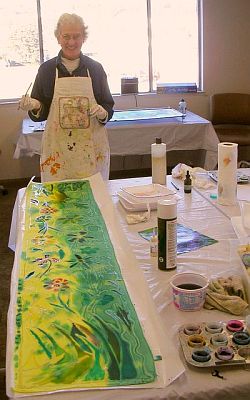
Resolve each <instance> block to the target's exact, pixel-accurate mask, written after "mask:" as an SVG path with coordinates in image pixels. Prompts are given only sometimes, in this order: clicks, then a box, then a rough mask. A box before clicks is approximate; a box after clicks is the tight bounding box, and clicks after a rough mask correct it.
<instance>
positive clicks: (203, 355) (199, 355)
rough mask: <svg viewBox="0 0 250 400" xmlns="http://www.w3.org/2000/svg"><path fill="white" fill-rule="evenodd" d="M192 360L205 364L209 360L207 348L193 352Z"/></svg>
mask: <svg viewBox="0 0 250 400" xmlns="http://www.w3.org/2000/svg"><path fill="white" fill-rule="evenodd" d="M192 359H193V360H194V361H197V362H207V361H209V360H210V359H211V355H210V350H209V349H208V348H206V347H205V348H204V349H200V350H194V351H193V353H192Z"/></svg>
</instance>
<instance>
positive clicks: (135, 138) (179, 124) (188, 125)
mask: <svg viewBox="0 0 250 400" xmlns="http://www.w3.org/2000/svg"><path fill="white" fill-rule="evenodd" d="M43 127H44V124H41V123H34V122H32V121H31V120H30V119H25V120H24V121H23V127H22V132H21V133H20V135H19V138H18V141H17V145H16V150H15V153H14V158H19V157H21V156H32V155H34V154H40V153H41V139H42V130H43ZM106 127H107V130H108V137H109V144H110V151H111V155H114V156H126V155H144V154H150V151H151V144H152V143H153V142H154V141H155V138H156V137H161V138H162V141H163V142H164V143H166V145H167V151H173V150H197V149H203V150H206V158H205V164H204V168H205V169H207V170H212V169H215V167H216V165H217V151H218V149H217V147H218V143H219V140H218V137H217V135H216V132H215V130H214V128H213V125H212V124H211V122H209V121H208V120H206V119H204V118H201V117H199V116H198V115H196V114H194V113H192V112H187V115H186V117H185V118H184V119H183V118H181V117H179V118H161V119H148V120H141V121H118V122H117V121H114V122H108V124H107V125H106ZM35 130H38V131H35Z"/></svg>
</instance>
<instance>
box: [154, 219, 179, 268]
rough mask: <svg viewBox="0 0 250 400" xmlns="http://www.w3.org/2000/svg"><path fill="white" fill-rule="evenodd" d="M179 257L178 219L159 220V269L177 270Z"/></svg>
mask: <svg viewBox="0 0 250 400" xmlns="http://www.w3.org/2000/svg"><path fill="white" fill-rule="evenodd" d="M176 257H177V219H176V218H173V219H169V220H167V219H161V218H158V268H159V269H161V270H169V269H174V268H176Z"/></svg>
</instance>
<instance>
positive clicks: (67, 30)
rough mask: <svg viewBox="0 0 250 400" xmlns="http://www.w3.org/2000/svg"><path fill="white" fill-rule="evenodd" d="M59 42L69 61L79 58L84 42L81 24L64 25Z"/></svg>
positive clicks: (64, 55)
mask: <svg viewBox="0 0 250 400" xmlns="http://www.w3.org/2000/svg"><path fill="white" fill-rule="evenodd" d="M57 40H58V43H59V44H60V45H61V48H62V52H63V57H65V58H67V59H68V60H75V59H76V58H79V55H80V52H81V48H82V44H83V41H84V38H83V32H82V27H81V25H80V24H69V23H64V24H62V26H61V29H60V34H59V36H58V38H57Z"/></svg>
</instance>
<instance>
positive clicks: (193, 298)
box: [170, 272, 209, 311]
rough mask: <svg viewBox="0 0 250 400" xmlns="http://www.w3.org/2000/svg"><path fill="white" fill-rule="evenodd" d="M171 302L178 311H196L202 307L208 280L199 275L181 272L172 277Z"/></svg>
mask: <svg viewBox="0 0 250 400" xmlns="http://www.w3.org/2000/svg"><path fill="white" fill-rule="evenodd" d="M170 284H171V286H172V289H173V302H174V305H175V307H176V308H178V310H182V311H197V310H200V309H201V308H202V307H203V304H204V302H205V297H206V290H207V287H208V284H209V280H208V279H207V278H206V277H205V276H203V275H200V274H196V273H193V272H183V273H179V274H176V275H174V276H173V277H172V279H171V281H170Z"/></svg>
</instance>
